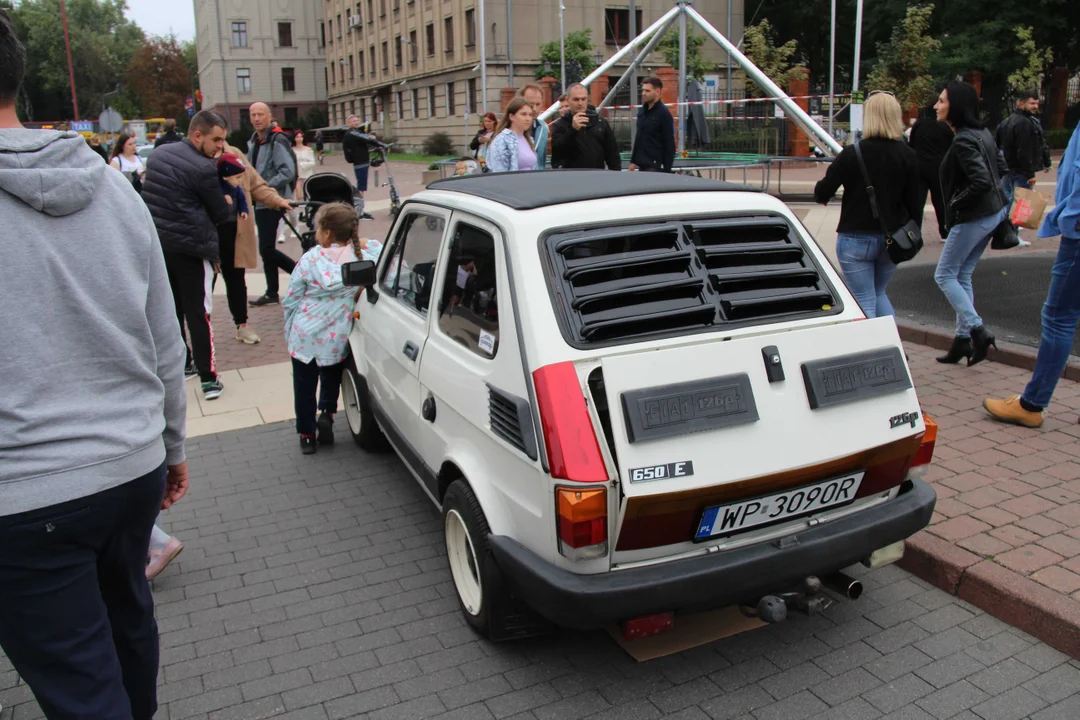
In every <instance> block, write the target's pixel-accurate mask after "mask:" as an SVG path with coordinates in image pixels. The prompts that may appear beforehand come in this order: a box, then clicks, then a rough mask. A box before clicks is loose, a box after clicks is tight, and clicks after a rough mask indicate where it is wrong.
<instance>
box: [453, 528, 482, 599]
mask: <svg viewBox="0 0 1080 720" xmlns="http://www.w3.org/2000/svg"><path fill="white" fill-rule="evenodd" d="M446 554H447V556H448V557H449V559H450V573H451V574H452V575H453V576H454V587H456V588H457V592H458V597H459V598H461V604H462V605H464V606H465V611H466V612H468V613H469V614H470V615H473V616H475V615H479V614H480V604H481V597H482V595H483V588H482V587H481V583H480V570H479V568H480V566H479V563H477V561H476V550H474V549H473V543H472V538H471V537H469V530H468V528H466V527H465V521H464V520H463V519H462V518H461V515H460V514H459V513H458V511H457V510H450V511H449V512H448V513H447V514H446Z"/></svg>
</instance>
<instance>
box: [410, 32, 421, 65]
mask: <svg viewBox="0 0 1080 720" xmlns="http://www.w3.org/2000/svg"><path fill="white" fill-rule="evenodd" d="M419 52H420V51H419V50H418V49H417V47H416V31H415V30H410V31H409V62H411V63H414V62H416V56H417V54H418V53H419Z"/></svg>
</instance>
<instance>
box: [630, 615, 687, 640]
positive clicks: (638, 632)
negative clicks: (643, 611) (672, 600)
mask: <svg viewBox="0 0 1080 720" xmlns="http://www.w3.org/2000/svg"><path fill="white" fill-rule="evenodd" d="M674 628H675V613H671V612H664V613H656V614H655V615H645V616H644V617H639V618H634V619H633V620H627V621H626V622H624V623H623V624H622V636H623V637H624V638H626V639H627V640H638V639H640V638H645V637H649V636H651V635H659V634H660V633H662V632H668V631H669V630H673V629H674Z"/></svg>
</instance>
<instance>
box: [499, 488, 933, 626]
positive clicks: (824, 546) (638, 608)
mask: <svg viewBox="0 0 1080 720" xmlns="http://www.w3.org/2000/svg"><path fill="white" fill-rule="evenodd" d="M936 500H937V494H936V493H935V492H934V489H933V488H932V487H930V486H929V485H928V484H926V483H925V482H923V481H922V480H912V481H911V482H910V483H905V484H904V486H903V487H902V488H901V490H900V494H899V495H898V496H897V497H896V498H894V499H892V500H890V501H889V502H886V503H883V504H881V505H878V506H876V507H873V508H868V509H866V510H863V511H861V512H857V513H854V514H852V515H849V516H847V517H844V518H840V519H838V520H834V521H832V522H828V523H823V524H821V525H818V526H815V527H813V528H808V529H806V530H803V531H801V532H798V533H796V534H795V535H792V536H788V537H786V538H784V547H779V546H778V543H777V542H763V543H758V544H756V545H749V546H747V547H742V548H736V549H733V550H725V551H723V552H718V553H713V554H710V555H702V556H698V557H693V558H687V559H684V560H675V561H672V562H668V563H664V564H660V565H650V566H646V567H641V568H634V569H631V570H618V571H613V572H607V573H601V574H597V575H579V574H576V573H572V572H570V571H568V570H563V569H562V568H558V567H555V566H554V565H552V564H550V563H548V562H545V561H544V560H543V559H541V558H540V557H539V556H537V555H536V554H535V553H533V552H532V551H531V550H528V549H527V548H525V547H524V546H522V545H521V544H519V543H518V542H516V541H514V540H511V539H510V538H508V537H506V536H503V535H491V536H489V537H488V545H489V547H490V548H491V550H492V552H493V553H494V555H495V560H496V562H497V563H498V564H499V568H500V569H501V570H502V571H503V573H504V574H505V575H506V576H507V577H508V578H509V579H510V580H511V581H512V582H513V583H514V585H515V586H516V587H517V589H518V590H519V591H520V594H521V595H522V596H523V597H525V598H528V602H529V604H530V605H531V606H532V607H533V608H535V609H536V610H537V611H538V612H540V614H542V615H544V616H545V617H547V618H548V619H549V620H551V621H552V622H554V623H556V624H558V625H562V626H564V627H571V628H581V629H590V628H597V627H603V626H605V625H608V624H610V623H612V622H614V621H618V620H624V619H629V618H634V617H639V616H641V615H648V614H651V613H656V612H665V611H669V610H680V609H699V608H709V607H722V606H725V605H731V604H734V603H740V602H748V601H755V600H757V598H759V597H761V596H762V595H768V594H769V593H772V592H777V591H781V590H786V589H789V588H791V587H792V586H794V585H795V584H797V583H798V582H800V581H801V580H802V579H803V578H805V577H806V576H807V575H822V574H826V573H831V572H834V571H836V570H840V569H841V568H845V567H847V566H849V565H853V564H855V563H857V562H859V561H860V560H862V559H863V558H865V557H867V556H868V555H870V553H871V552H873V551H874V550H877V549H878V548H882V547H885V546H886V545H889V544H891V543H894V542H897V541H899V540H904V539H906V538H908V537H910V536H912V535H914V534H915V533H916V532H918V531H919V530H922V529H923V528H924V527H926V526H927V525H928V524H929V523H930V516H931V514H932V513H933V511H934V504H935V502H936Z"/></svg>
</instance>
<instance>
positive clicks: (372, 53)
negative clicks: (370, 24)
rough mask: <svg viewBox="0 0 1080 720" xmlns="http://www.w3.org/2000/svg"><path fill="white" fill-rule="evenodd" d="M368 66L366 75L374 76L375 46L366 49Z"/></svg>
mask: <svg viewBox="0 0 1080 720" xmlns="http://www.w3.org/2000/svg"><path fill="white" fill-rule="evenodd" d="M368 65H369V67H368V74H369V75H374V74H375V67H376V65H375V46H374V45H372V46H370V47H368Z"/></svg>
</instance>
